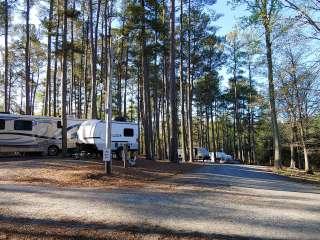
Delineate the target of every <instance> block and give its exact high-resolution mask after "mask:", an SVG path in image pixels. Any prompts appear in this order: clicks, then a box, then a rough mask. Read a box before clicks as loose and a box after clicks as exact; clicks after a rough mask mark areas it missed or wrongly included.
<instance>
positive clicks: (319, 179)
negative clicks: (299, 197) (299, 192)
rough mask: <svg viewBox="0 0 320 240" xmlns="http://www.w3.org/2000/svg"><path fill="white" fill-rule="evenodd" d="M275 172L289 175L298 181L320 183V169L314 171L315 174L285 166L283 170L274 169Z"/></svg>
mask: <svg viewBox="0 0 320 240" xmlns="http://www.w3.org/2000/svg"><path fill="white" fill-rule="evenodd" d="M273 172H274V173H276V174H279V175H282V176H286V177H289V178H290V179H291V180H293V181H296V182H302V183H313V184H320V172H318V171H314V172H313V174H307V173H306V172H305V171H303V170H301V169H291V168H283V169H281V170H273Z"/></svg>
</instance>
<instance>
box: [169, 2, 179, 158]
mask: <svg viewBox="0 0 320 240" xmlns="http://www.w3.org/2000/svg"><path fill="white" fill-rule="evenodd" d="M175 65H176V41H175V1H174V0H170V106H171V112H170V113H171V114H170V115H171V119H170V127H171V141H170V161H171V162H178V127H177V120H178V117H177V86H176V72H175V70H176V66H175Z"/></svg>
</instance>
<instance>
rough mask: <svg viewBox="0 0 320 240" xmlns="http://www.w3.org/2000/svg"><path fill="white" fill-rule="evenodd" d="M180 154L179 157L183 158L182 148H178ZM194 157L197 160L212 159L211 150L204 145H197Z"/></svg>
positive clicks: (194, 149)
mask: <svg viewBox="0 0 320 240" xmlns="http://www.w3.org/2000/svg"><path fill="white" fill-rule="evenodd" d="M178 156H179V159H181V158H182V149H181V148H179V149H178ZM193 158H194V159H195V160H210V155H209V151H208V149H206V148H203V147H195V148H193Z"/></svg>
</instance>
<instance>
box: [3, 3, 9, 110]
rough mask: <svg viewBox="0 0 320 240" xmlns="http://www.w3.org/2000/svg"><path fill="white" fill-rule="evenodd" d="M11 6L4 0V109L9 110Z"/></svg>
mask: <svg viewBox="0 0 320 240" xmlns="http://www.w3.org/2000/svg"><path fill="white" fill-rule="evenodd" d="M8 12H9V6H8V0H5V1H4V111H5V112H9V108H10V104H9V97H8V95H9V94H8V83H9V52H8V51H9V50H8V28H9V13H8Z"/></svg>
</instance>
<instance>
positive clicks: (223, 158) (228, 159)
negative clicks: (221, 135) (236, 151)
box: [210, 152, 240, 164]
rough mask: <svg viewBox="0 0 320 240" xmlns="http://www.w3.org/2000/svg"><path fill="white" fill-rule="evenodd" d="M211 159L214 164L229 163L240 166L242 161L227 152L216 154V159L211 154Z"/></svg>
mask: <svg viewBox="0 0 320 240" xmlns="http://www.w3.org/2000/svg"><path fill="white" fill-rule="evenodd" d="M210 158H211V161H212V162H215V163H228V164H240V161H239V160H237V159H234V158H233V157H232V156H231V155H228V154H226V153H225V152H216V159H215V158H214V153H213V152H210Z"/></svg>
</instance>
